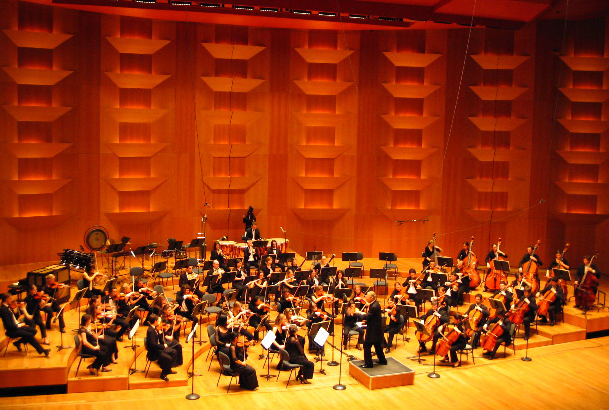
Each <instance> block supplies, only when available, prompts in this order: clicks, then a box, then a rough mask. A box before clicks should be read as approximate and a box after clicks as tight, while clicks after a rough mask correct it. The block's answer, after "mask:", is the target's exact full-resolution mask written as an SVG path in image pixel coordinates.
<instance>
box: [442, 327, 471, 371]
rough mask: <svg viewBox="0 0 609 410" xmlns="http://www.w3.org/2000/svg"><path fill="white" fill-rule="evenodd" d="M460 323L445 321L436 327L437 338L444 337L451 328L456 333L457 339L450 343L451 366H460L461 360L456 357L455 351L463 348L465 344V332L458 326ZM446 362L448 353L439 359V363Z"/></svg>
mask: <svg viewBox="0 0 609 410" xmlns="http://www.w3.org/2000/svg"><path fill="white" fill-rule="evenodd" d="M459 327H460V324H459V325H456V324H451V323H445V324H443V325H441V326H440V327H439V328H438V335H439V338H445V337H446V336H447V334H448V333H449V332H451V330H452V331H453V332H456V333H457V334H458V336H457V339H456V340H455V341H454V342H452V343H451V344H450V350H449V354H450V364H451V365H452V366H453V367H459V366H461V362H460V361H459V360H458V359H457V352H458V351H459V350H461V349H465V346H466V345H467V338H466V337H465V332H463V331H462V330H461V329H460V328H459ZM447 362H448V354H447V355H446V356H445V357H444V358H443V359H442V360H441V363H447Z"/></svg>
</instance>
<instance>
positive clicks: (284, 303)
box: [278, 288, 297, 313]
mask: <svg viewBox="0 0 609 410" xmlns="http://www.w3.org/2000/svg"><path fill="white" fill-rule="evenodd" d="M296 300H297V299H295V298H294V296H293V295H292V293H290V289H289V288H284V289H283V292H282V294H281V300H280V301H279V309H278V312H279V313H283V311H284V310H286V309H290V308H294V304H295V302H296Z"/></svg>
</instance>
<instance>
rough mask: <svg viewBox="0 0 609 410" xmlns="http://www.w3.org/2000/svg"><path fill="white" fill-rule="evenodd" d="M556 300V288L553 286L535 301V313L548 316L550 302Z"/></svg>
mask: <svg viewBox="0 0 609 410" xmlns="http://www.w3.org/2000/svg"><path fill="white" fill-rule="evenodd" d="M555 300H556V289H555V288H554V286H552V287H551V288H550V290H548V291H547V292H546V293H544V294H543V296H542V297H541V300H540V301H539V302H538V303H537V314H538V315H539V316H548V309H549V308H550V305H551V304H552V302H554V301H555Z"/></svg>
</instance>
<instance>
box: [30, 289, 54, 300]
mask: <svg viewBox="0 0 609 410" xmlns="http://www.w3.org/2000/svg"><path fill="white" fill-rule="evenodd" d="M34 299H36V300H43V299H44V300H49V299H51V297H50V296H49V295H47V294H46V293H44V292H42V291H38V292H36V294H35V295H34Z"/></svg>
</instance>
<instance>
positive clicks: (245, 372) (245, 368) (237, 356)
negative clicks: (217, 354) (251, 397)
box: [229, 345, 258, 390]
mask: <svg viewBox="0 0 609 410" xmlns="http://www.w3.org/2000/svg"><path fill="white" fill-rule="evenodd" d="M229 358H230V368H231V370H234V371H236V372H238V373H239V386H241V388H242V389H246V390H256V389H257V388H258V377H257V376H256V369H254V368H253V367H252V366H250V365H249V364H245V365H244V364H240V363H237V360H239V361H241V362H243V361H245V359H246V358H247V354H246V353H245V352H244V351H243V348H242V347H239V346H234V345H231V347H230V356H229Z"/></svg>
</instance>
